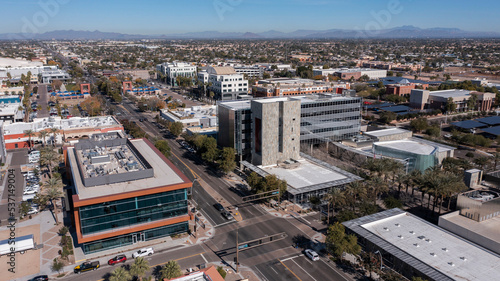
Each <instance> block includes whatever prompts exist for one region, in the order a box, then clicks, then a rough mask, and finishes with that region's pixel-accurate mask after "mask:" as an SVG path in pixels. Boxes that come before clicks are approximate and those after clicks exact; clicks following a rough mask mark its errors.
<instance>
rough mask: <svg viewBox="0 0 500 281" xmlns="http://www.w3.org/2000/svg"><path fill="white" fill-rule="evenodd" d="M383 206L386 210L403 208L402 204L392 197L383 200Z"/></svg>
mask: <svg viewBox="0 0 500 281" xmlns="http://www.w3.org/2000/svg"><path fill="white" fill-rule="evenodd" d="M384 205H385V207H386V208H387V209H393V208H402V207H403V203H401V201H399V200H398V199H396V198H394V197H392V196H389V197H387V198H385V199H384Z"/></svg>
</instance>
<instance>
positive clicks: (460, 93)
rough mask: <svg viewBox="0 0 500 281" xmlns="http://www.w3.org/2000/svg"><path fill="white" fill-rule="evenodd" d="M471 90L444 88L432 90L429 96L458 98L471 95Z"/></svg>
mask: <svg viewBox="0 0 500 281" xmlns="http://www.w3.org/2000/svg"><path fill="white" fill-rule="evenodd" d="M470 92H471V91H468V90H462V89H452V90H442V91H433V92H430V94H429V96H434V97H440V98H445V99H447V98H458V97H465V96H470Z"/></svg>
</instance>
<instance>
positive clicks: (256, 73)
mask: <svg viewBox="0 0 500 281" xmlns="http://www.w3.org/2000/svg"><path fill="white" fill-rule="evenodd" d="M234 70H235V71H236V73H239V74H245V75H247V77H255V78H262V76H263V75H264V68H263V67H258V66H246V65H239V66H234Z"/></svg>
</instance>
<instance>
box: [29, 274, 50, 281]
mask: <svg viewBox="0 0 500 281" xmlns="http://www.w3.org/2000/svg"><path fill="white" fill-rule="evenodd" d="M47 280H49V277H48V276H47V275H38V276H36V277H33V278H31V279H30V280H29V281H47Z"/></svg>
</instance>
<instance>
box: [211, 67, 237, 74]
mask: <svg viewBox="0 0 500 281" xmlns="http://www.w3.org/2000/svg"><path fill="white" fill-rule="evenodd" d="M207 72H208V73H209V74H215V75H232V74H237V72H236V71H235V70H234V68H233V67H232V66H212V67H209V68H208V70H207Z"/></svg>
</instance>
